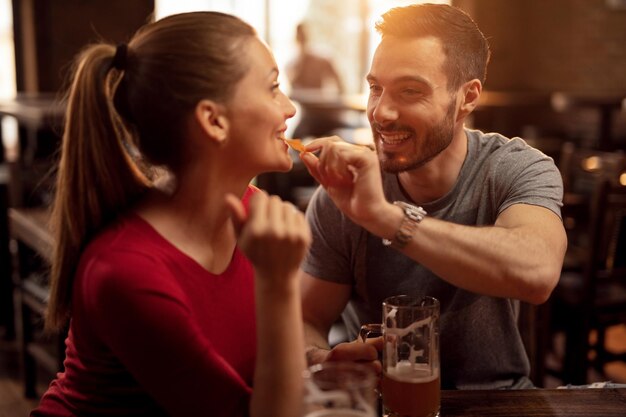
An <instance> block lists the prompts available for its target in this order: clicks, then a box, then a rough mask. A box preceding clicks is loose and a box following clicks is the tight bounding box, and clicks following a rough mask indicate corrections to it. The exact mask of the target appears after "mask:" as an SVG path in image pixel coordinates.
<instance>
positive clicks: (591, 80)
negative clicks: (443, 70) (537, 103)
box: [454, 0, 626, 94]
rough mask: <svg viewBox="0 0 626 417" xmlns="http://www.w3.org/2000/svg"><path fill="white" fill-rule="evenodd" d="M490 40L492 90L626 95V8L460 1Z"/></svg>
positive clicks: (541, 0) (602, 1)
mask: <svg viewBox="0 0 626 417" xmlns="http://www.w3.org/2000/svg"><path fill="white" fill-rule="evenodd" d="M454 4H455V5H458V6H459V7H461V8H462V9H465V10H466V11H468V12H469V13H470V14H471V15H472V17H473V18H474V19H475V20H476V22H477V23H478V25H479V26H480V28H481V30H482V31H483V33H484V34H485V35H486V36H487V37H488V38H489V40H490V43H491V47H492V51H493V59H492V62H491V64H490V67H489V75H488V81H487V87H488V88H489V89H492V90H507V91H511V90H513V91H515V90H522V91H538V92H552V91H573V92H580V93H593V94H597V93H603V92H604V93H615V92H617V91H620V92H622V93H625V94H626V8H625V9H618V8H613V7H610V6H609V2H607V1H606V0H547V1H546V0H506V1H502V0H455V1H454Z"/></svg>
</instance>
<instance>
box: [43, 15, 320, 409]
mask: <svg viewBox="0 0 626 417" xmlns="http://www.w3.org/2000/svg"><path fill="white" fill-rule="evenodd" d="M277 77H278V70H277V68H276V63H275V61H274V58H273V57H272V54H271V52H270V51H269V49H268V48H267V46H266V45H265V44H264V43H263V42H262V41H261V40H260V39H259V38H258V37H257V35H256V34H255V31H254V29H253V28H252V27H251V26H249V25H248V24H246V23H244V22H242V21H241V20H239V19H238V18H236V17H233V16H230V15H226V14H221V13H215V12H195V13H184V14H179V15H175V16H170V17H167V18H164V19H162V20H160V21H157V22H155V23H151V24H148V25H146V26H145V27H143V28H142V29H141V30H140V31H139V32H138V33H137V34H136V35H135V36H134V37H133V39H132V40H131V41H130V42H129V44H128V45H127V46H126V45H120V46H118V47H117V48H115V47H113V46H111V45H106V44H99V45H94V46H90V47H88V48H87V49H86V50H85V51H84V52H83V53H82V54H81V55H80V57H79V59H78V60H77V66H76V70H75V74H74V77H73V82H72V85H71V88H70V92H69V100H68V109H67V115H66V127H65V133H64V137H63V145H62V156H61V160H60V165H59V170H58V182H57V192H56V198H55V202H54V210H53V223H54V226H55V229H56V242H57V244H58V246H57V249H56V253H55V258H54V263H53V267H52V273H51V275H52V276H51V297H50V303H49V309H48V315H47V318H46V324H47V327H48V328H49V329H57V330H58V329H60V328H62V327H63V326H65V325H66V324H67V322H68V321H69V336H68V339H67V341H66V346H67V348H66V360H65V372H64V373H61V374H59V375H58V377H57V379H56V380H54V381H53V382H52V384H51V385H50V387H49V389H48V391H47V392H46V393H45V395H44V396H43V398H42V400H41V404H40V405H39V407H38V408H37V409H36V410H34V411H33V412H32V414H31V415H32V416H61V415H62V416H66V415H102V416H113V415H115V416H122V415H133V416H139V415H146V416H147V415H149V416H157V415H194V416H198V415H211V416H240V415H241V416H243V415H252V416H261V415H268V416H270V415H271V416H283V415H284V416H293V415H296V414H297V413H298V410H299V406H300V394H301V392H300V390H301V372H302V370H303V369H304V366H305V365H304V353H303V337H302V324H301V312H300V304H299V285H298V282H297V280H296V272H297V269H298V266H299V263H300V261H301V260H302V258H303V256H304V254H305V252H306V249H307V247H308V244H309V242H310V232H309V229H308V227H307V225H306V222H305V221H304V219H303V216H302V215H301V213H300V212H298V211H297V210H296V209H295V208H294V207H293V206H292V205H290V204H288V203H284V202H282V201H280V200H279V199H278V198H276V197H268V196H267V195H265V194H264V193H263V192H260V191H259V190H258V189H255V188H254V187H252V186H250V185H248V184H249V183H250V181H251V180H252V179H253V178H254V177H255V176H256V175H258V174H260V173H262V172H266V171H287V170H289V169H290V168H291V166H292V161H291V159H290V157H289V155H288V150H287V145H286V144H285V142H284V140H283V136H284V131H285V128H286V125H285V122H286V120H287V119H289V118H290V117H292V116H293V115H294V112H295V109H294V107H293V105H292V103H291V102H290V101H289V99H288V98H287V97H286V96H285V95H284V94H283V93H282V92H281V91H280V89H279V85H278V81H277ZM155 167H156V168H158V169H156V168H155ZM157 171H159V172H161V171H165V172H167V173H168V174H169V175H168V176H169V178H170V180H168V181H162V182H161V183H162V184H160V183H159V182H158V181H156V180H155V178H156V176H155V174H154V173H155V172H157ZM159 184H160V185H159ZM255 313H256V317H255ZM257 335H258V338H257ZM253 386H254V390H252V387H253Z"/></svg>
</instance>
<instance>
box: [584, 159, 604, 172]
mask: <svg viewBox="0 0 626 417" xmlns="http://www.w3.org/2000/svg"><path fill="white" fill-rule="evenodd" d="M601 165H602V161H600V158H598V157H597V156H590V157H589V158H585V159H583V161H582V167H583V169H584V170H585V171H589V172H593V171H597V170H598V169H600V166H601Z"/></svg>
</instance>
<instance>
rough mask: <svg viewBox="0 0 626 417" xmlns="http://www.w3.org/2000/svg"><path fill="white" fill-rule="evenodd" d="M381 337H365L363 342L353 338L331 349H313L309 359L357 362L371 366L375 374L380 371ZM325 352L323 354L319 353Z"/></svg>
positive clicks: (378, 373) (315, 360)
mask: <svg viewBox="0 0 626 417" xmlns="http://www.w3.org/2000/svg"><path fill="white" fill-rule="evenodd" d="M382 348H383V338H382V337H376V338H372V339H367V340H366V341H365V342H362V341H360V340H355V341H352V342H347V343H340V344H338V345H337V346H335V347H334V348H333V349H331V350H323V349H315V352H314V353H313V352H311V355H309V357H310V359H311V360H313V361H314V362H326V361H329V362H342V361H349V362H359V363H363V364H365V365H367V366H369V367H371V368H372V369H373V370H374V372H376V375H380V373H381V372H382V364H381V363H380V360H379V358H378V352H382ZM322 352H326V354H325V356H324V355H323V354H321V353H322Z"/></svg>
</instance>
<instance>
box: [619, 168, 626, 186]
mask: <svg viewBox="0 0 626 417" xmlns="http://www.w3.org/2000/svg"><path fill="white" fill-rule="evenodd" d="M619 183H620V184H621V185H623V186H624V187H626V171H624V172H622V174H621V175H620V176H619Z"/></svg>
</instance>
